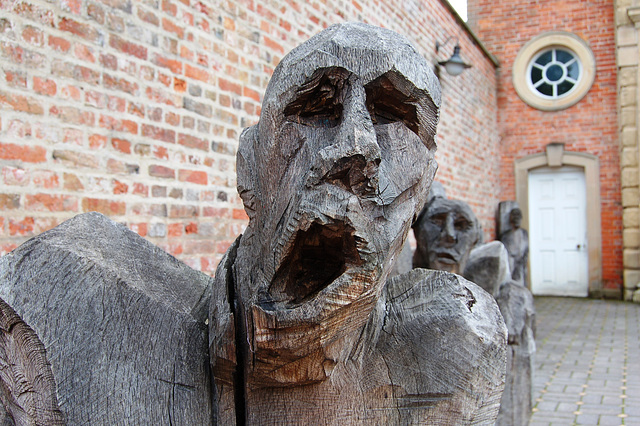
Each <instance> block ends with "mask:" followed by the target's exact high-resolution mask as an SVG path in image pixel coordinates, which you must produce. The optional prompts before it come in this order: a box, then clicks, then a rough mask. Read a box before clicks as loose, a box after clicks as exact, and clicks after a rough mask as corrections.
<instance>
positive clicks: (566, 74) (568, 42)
mask: <svg viewBox="0 0 640 426" xmlns="http://www.w3.org/2000/svg"><path fill="white" fill-rule="evenodd" d="M594 76H595V59H594V57H593V53H592V52H591V49H589V47H588V46H587V44H586V43H585V42H584V41H582V40H581V39H580V38H578V37H576V36H575V35H573V34H570V33H559V32H553V33H546V34H542V35H541V36H538V37H536V38H534V39H533V40H531V41H530V42H529V43H527V44H526V45H525V46H524V47H523V48H522V49H521V50H520V52H519V53H518V56H517V57H516V60H515V62H514V65H513V85H514V87H515V89H516V92H517V93H518V95H519V96H520V98H521V99H522V100H523V101H524V102H526V103H527V104H529V105H530V106H532V107H534V108H537V109H541V110H546V111H553V110H560V109H564V108H568V107H570V106H571V105H573V104H575V103H576V102H578V101H579V100H580V99H582V97H583V96H584V95H586V94H587V92H588V91H589V89H590V88H591V85H592V84H593V79H594Z"/></svg>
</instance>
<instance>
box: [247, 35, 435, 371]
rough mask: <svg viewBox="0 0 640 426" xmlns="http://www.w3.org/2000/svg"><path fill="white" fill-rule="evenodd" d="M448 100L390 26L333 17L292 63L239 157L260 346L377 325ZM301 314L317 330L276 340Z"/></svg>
mask: <svg viewBox="0 0 640 426" xmlns="http://www.w3.org/2000/svg"><path fill="white" fill-rule="evenodd" d="M439 105H440V88H439V84H438V82H437V80H436V78H435V75H434V74H433V71H432V70H431V66H430V65H429V64H428V63H427V62H426V61H425V60H424V58H422V57H421V56H420V55H419V54H418V53H417V52H416V50H415V49H414V48H413V47H412V46H411V45H410V44H409V43H408V41H407V40H406V39H404V38H403V37H401V36H399V35H398V34H396V33H393V32H391V31H388V30H385V29H381V28H377V27H373V26H370V25H365V24H359V23H347V24H339V25H334V26H332V27H330V28H328V29H326V30H325V31H323V32H322V33H320V34H318V35H317V36H315V37H313V38H311V39H310V40H309V41H307V42H305V43H304V44H302V45H301V46H299V47H298V48H296V49H294V50H293V51H292V52H291V53H289V54H288V55H287V56H285V57H284V58H283V60H282V62H281V63H280V65H279V66H278V67H277V68H276V70H275V72H274V75H273V77H272V79H271V81H270V83H269V86H268V87H267V91H266V93H265V98H264V102H263V109H262V114H261V117H260V122H259V124H257V125H256V126H254V127H252V128H249V129H247V130H246V131H245V132H244V133H243V134H242V136H241V140H240V147H239V152H238V163H237V167H238V190H239V192H240V195H241V197H242V199H243V202H244V203H245V208H246V210H247V213H248V215H249V217H250V222H249V226H248V228H247V232H246V233H245V236H244V237H243V244H244V250H245V253H246V252H248V251H249V250H251V251H252V254H251V262H252V263H253V267H252V268H251V269H250V270H249V269H247V270H246V273H247V274H251V275H252V278H251V282H250V283H247V286H248V287H249V289H248V290H246V291H245V294H244V295H243V299H244V300H252V309H253V311H252V314H251V316H252V321H253V323H254V333H255V335H256V336H257V337H256V338H255V341H256V347H257V349H259V347H260V345H263V346H264V347H265V348H267V347H268V348H269V349H270V350H272V351H276V352H278V357H280V358H286V357H287V354H286V352H290V354H289V355H290V356H291V357H292V358H295V357H299V356H301V355H302V356H306V355H305V354H308V353H310V352H313V351H317V350H319V348H320V347H326V346H327V345H330V343H331V342H333V341H335V340H336V339H339V338H341V337H344V336H345V335H346V334H348V332H349V331H353V330H356V329H358V328H359V327H361V326H362V325H363V324H364V322H365V321H366V318H367V315H368V313H369V312H370V310H371V309H372V307H373V304H374V303H375V300H376V298H377V297H378V295H379V294H380V291H381V288H382V285H383V283H384V280H385V279H386V276H387V274H388V273H389V270H390V265H391V263H392V260H393V257H394V256H395V255H396V253H397V252H399V250H400V248H401V246H402V244H403V242H404V240H405V238H406V235H407V232H408V230H409V227H410V223H411V222H412V220H413V219H414V218H415V217H416V215H417V213H418V212H419V211H420V209H421V208H422V206H423V205H424V202H425V199H426V194H427V192H428V190H429V186H430V184H431V182H432V180H433V175H434V173H435V171H436V168H437V165H436V163H435V160H434V158H433V155H434V152H435V148H436V146H435V142H434V137H435V131H436V124H437V122H438V117H439ZM242 250H243V247H242V246H241V248H240V251H239V253H240V254H242ZM247 256H248V255H247ZM301 322H303V323H305V324H307V325H309V324H312V325H313V327H314V332H313V333H306V334H305V333H300V334H301V335H300V336H298V337H297V338H295V339H294V340H295V343H292V344H291V345H292V346H291V347H288V348H284V349H283V348H282V347H280V346H278V347H276V346H275V345H282V344H283V343H282V342H283V341H286V340H287V339H282V338H280V339H277V340H278V342H277V343H276V342H275V340H276V339H275V338H274V336H275V334H276V332H275V331H274V330H275V329H276V328H277V329H278V335H279V336H280V337H281V336H282V335H283V334H284V333H287V332H291V333H299V331H295V330H299V327H298V326H299V324H300V323H301ZM296 327H298V328H296ZM294 329H295V330H294ZM286 330H288V331H286ZM320 335H321V336H322V337H318V336H320ZM270 345H274V346H273V347H271V346H270ZM301 348H302V349H301ZM254 349H256V348H254ZM323 356H326V354H325V355H323ZM283 380H285V379H283Z"/></svg>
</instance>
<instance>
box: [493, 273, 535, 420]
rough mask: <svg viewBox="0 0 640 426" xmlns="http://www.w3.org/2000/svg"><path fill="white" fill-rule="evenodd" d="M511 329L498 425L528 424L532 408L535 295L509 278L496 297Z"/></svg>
mask: <svg viewBox="0 0 640 426" xmlns="http://www.w3.org/2000/svg"><path fill="white" fill-rule="evenodd" d="M496 301H497V302H498V306H499V307H500V312H501V313H502V315H503V317H504V321H505V323H506V324H507V329H508V331H509V347H508V350H507V378H506V385H505V388H504V394H503V395H502V401H501V403H500V412H499V414H498V420H497V421H496V425H499V426H509V425H527V424H528V423H529V418H530V417H531V409H532V408H533V377H534V366H535V364H534V362H535V352H536V342H535V331H536V322H535V321H536V320H535V317H536V313H535V307H534V304H533V295H532V294H531V292H530V291H529V289H527V288H525V287H523V286H522V285H521V284H519V283H517V282H515V281H512V280H509V281H507V282H505V283H503V284H502V286H501V287H500V291H499V294H498V297H497V298H496Z"/></svg>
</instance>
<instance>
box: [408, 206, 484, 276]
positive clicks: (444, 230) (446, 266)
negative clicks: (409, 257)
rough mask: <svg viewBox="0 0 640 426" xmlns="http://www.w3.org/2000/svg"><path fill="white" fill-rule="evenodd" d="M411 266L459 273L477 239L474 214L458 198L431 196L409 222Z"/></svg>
mask: <svg viewBox="0 0 640 426" xmlns="http://www.w3.org/2000/svg"><path fill="white" fill-rule="evenodd" d="M413 229H414V232H415V235H416V242H417V248H416V253H415V256H414V265H413V266H414V267H421V268H429V269H439V270H442V271H448V272H453V273H456V274H462V272H463V271H464V267H465V264H466V262H467V259H468V258H469V253H470V252H471V249H472V248H473V247H474V246H475V245H476V244H477V243H478V242H479V241H480V239H481V229H480V224H479V222H478V218H477V217H476V215H475V214H474V213H473V211H472V210H471V208H470V207H469V205H468V204H467V203H465V202H463V201H459V200H449V199H447V198H445V197H435V198H433V199H432V200H431V201H430V202H429V204H428V205H427V206H426V207H425V208H424V211H423V213H422V214H421V215H420V217H419V219H418V220H417V221H416V223H415V224H414V225H413Z"/></svg>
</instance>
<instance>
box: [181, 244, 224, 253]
mask: <svg viewBox="0 0 640 426" xmlns="http://www.w3.org/2000/svg"><path fill="white" fill-rule="evenodd" d="M215 246H216V243H215V242H213V241H187V242H185V243H184V253H185V254H197V253H204V254H207V253H208V254H211V253H214V252H215Z"/></svg>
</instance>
